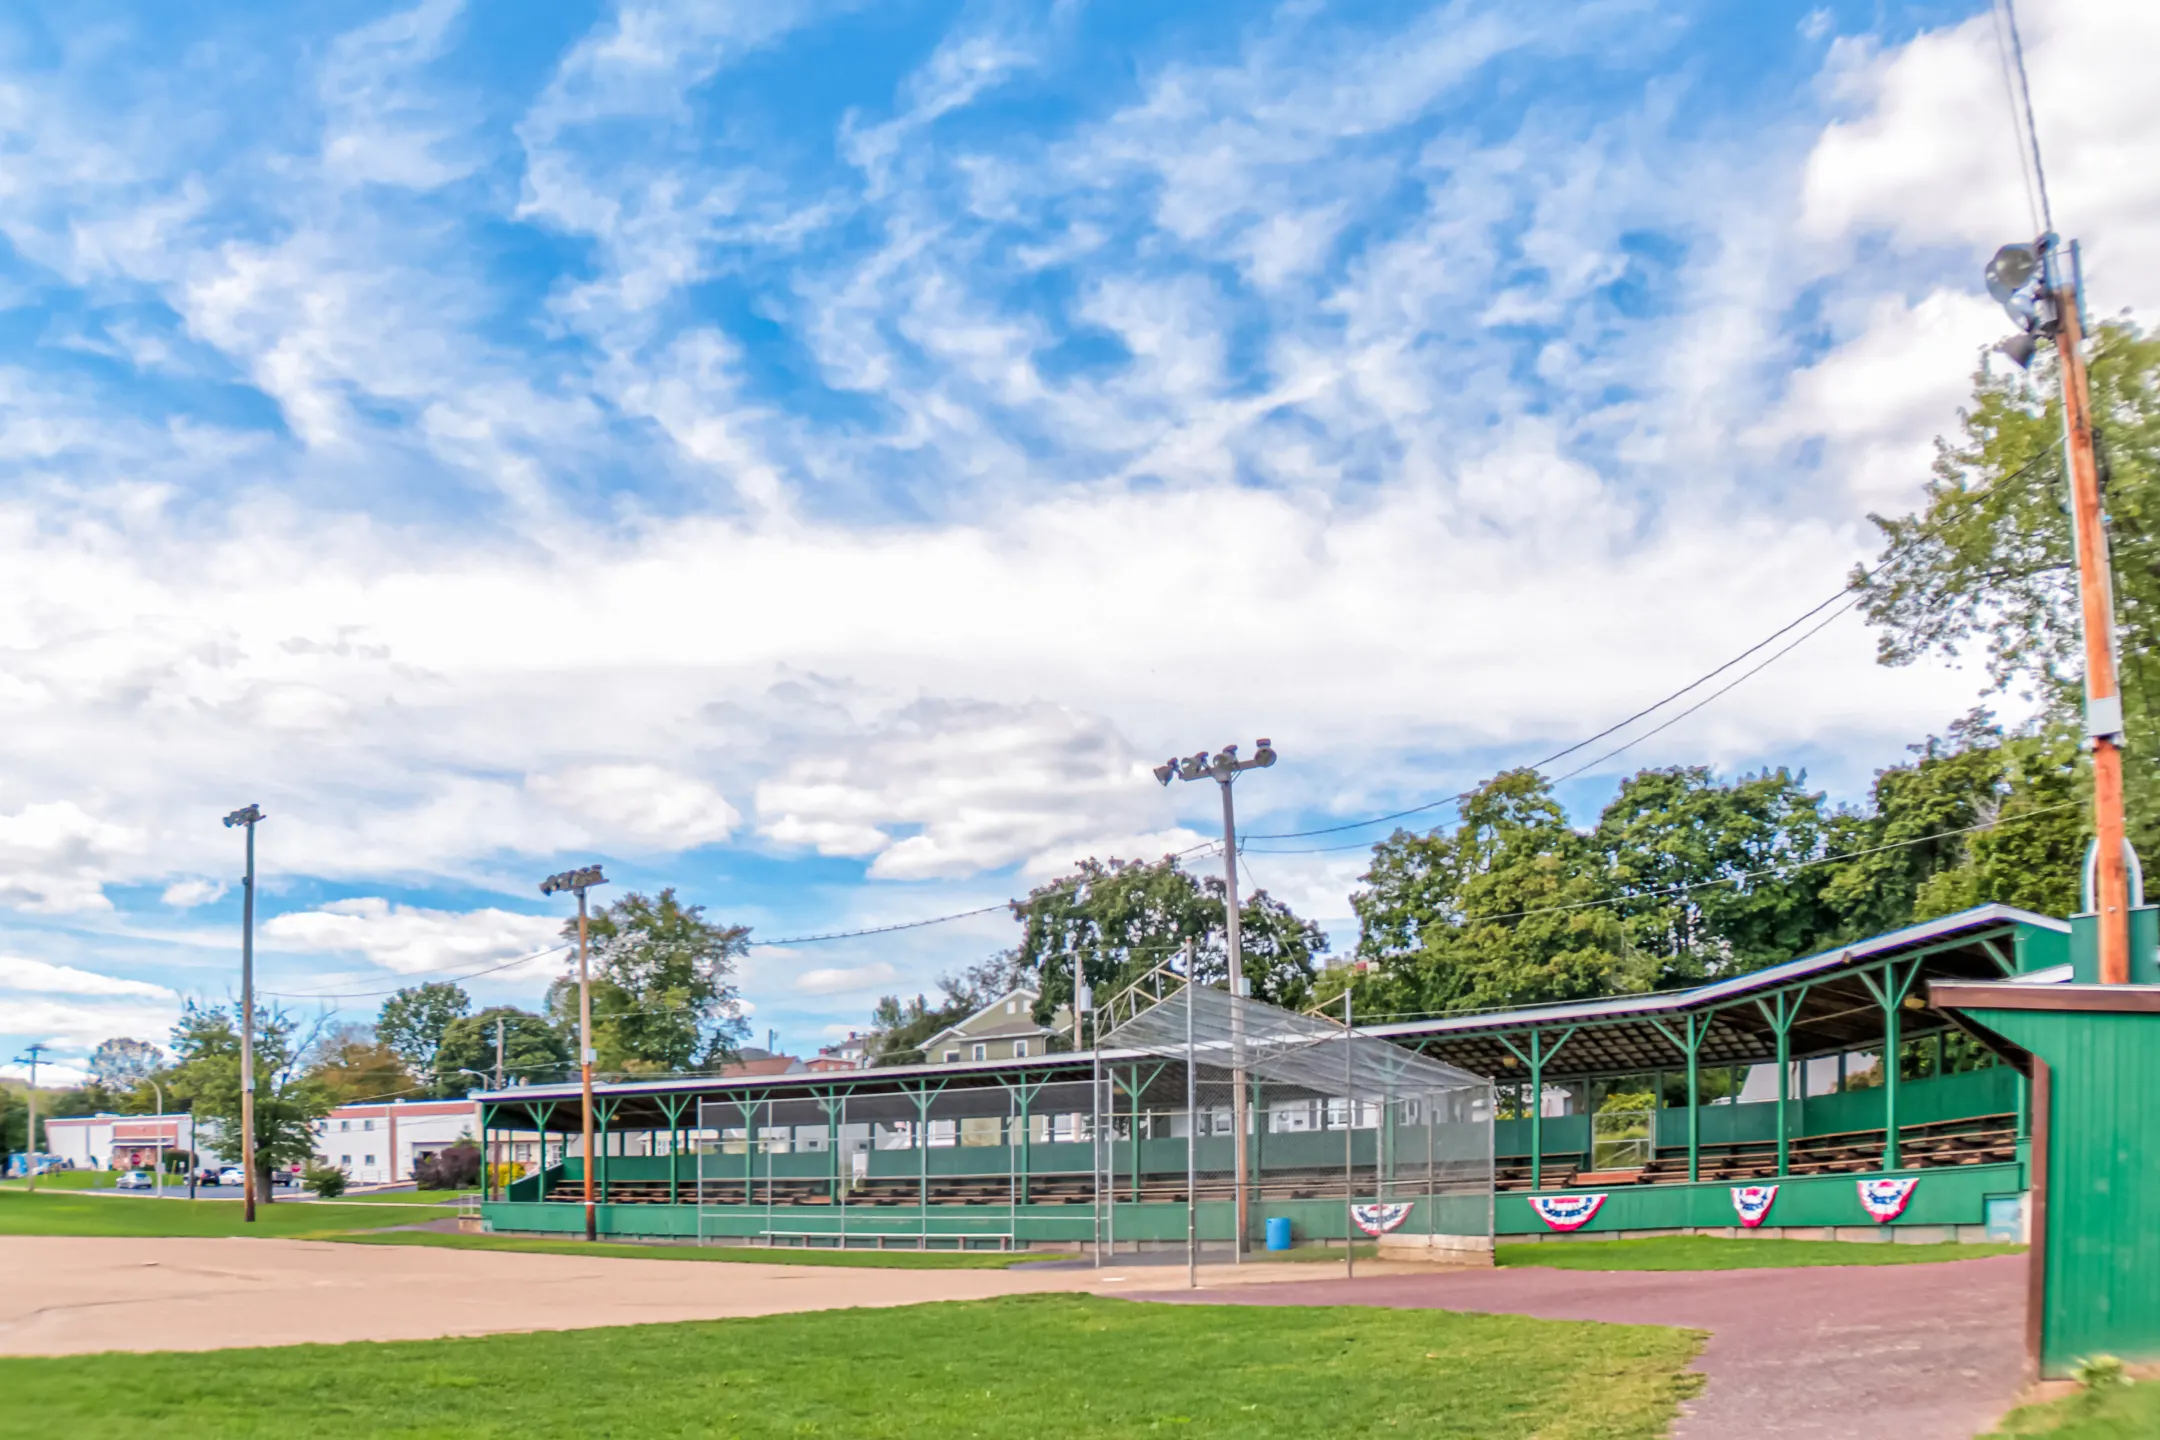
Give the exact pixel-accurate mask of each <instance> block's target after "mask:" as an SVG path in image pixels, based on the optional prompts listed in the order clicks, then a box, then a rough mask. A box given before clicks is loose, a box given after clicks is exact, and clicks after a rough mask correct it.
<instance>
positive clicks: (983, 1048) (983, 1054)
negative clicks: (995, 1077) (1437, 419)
mask: <svg viewBox="0 0 2160 1440" xmlns="http://www.w3.org/2000/svg"><path fill="white" fill-rule="evenodd" d="M974 1058H975V1059H977V1060H987V1059H989V1058H990V1047H989V1046H987V1045H977V1046H976V1047H975V1053H974Z"/></svg>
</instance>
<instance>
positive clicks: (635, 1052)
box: [547, 889, 750, 1075]
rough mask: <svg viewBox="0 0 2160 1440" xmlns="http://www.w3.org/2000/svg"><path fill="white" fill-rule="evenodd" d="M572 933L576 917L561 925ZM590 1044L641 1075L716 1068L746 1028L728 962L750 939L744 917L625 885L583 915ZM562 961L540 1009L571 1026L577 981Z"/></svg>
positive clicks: (613, 1065) (619, 1069)
mask: <svg viewBox="0 0 2160 1440" xmlns="http://www.w3.org/2000/svg"><path fill="white" fill-rule="evenodd" d="M563 933H564V935H565V936H567V937H569V938H572V939H575V938H576V936H577V922H576V921H574V920H573V921H570V922H568V923H567V924H566V925H565V926H564V927H563ZM590 936H591V947H592V955H591V965H592V970H593V981H592V991H593V1048H594V1049H595V1050H597V1051H598V1052H599V1060H598V1061H597V1064H598V1066H599V1068H600V1069H603V1070H606V1071H609V1072H611V1073H620V1074H631V1075H645V1074H658V1073H667V1072H676V1071H684V1070H698V1069H705V1070H712V1069H718V1068H719V1067H720V1066H721V1065H723V1064H725V1063H727V1062H728V1061H729V1060H731V1059H733V1058H734V1056H735V1051H736V1046H737V1045H738V1043H739V1042H740V1041H741V1040H742V1037H743V1036H744V1035H745V1034H747V1033H748V1031H749V1027H748V1025H747V1024H746V1023H745V1022H744V1020H743V1017H742V1000H741V995H740V993H739V992H738V991H737V989H736V986H735V965H736V962H737V960H739V959H740V958H741V956H742V955H743V953H744V952H745V951H747V950H748V949H749V948H750V930H749V927H748V926H745V925H722V924H718V923H716V922H714V921H710V920H707V919H706V918H705V909H704V907H703V906H701V905H685V904H683V903H682V902H681V900H679V899H678V898H677V897H676V894H675V891H674V890H673V889H666V890H662V891H661V892H660V893H659V894H658V895H654V896H646V895H641V894H638V893H636V892H635V891H633V892H632V893H630V894H628V895H625V896H623V898H622V899H620V900H618V901H616V902H615V903H614V904H613V905H610V906H608V907H607V908H606V909H604V910H602V911H600V912H599V913H598V914H597V915H594V916H593V917H592V921H591V925H590ZM571 963H572V967H573V968H572V970H571V972H570V973H569V974H568V975H565V976H564V977H563V978H562V979H560V980H557V981H556V982H555V983H554V984H553V985H552V986H550V987H549V988H548V998H547V1008H548V1014H549V1015H550V1016H551V1017H553V1019H554V1020H555V1022H556V1024H557V1025H558V1026H560V1027H562V1028H563V1029H564V1030H565V1032H566V1033H569V1034H573V1035H574V1034H575V1033H576V1025H577V1018H578V989H577V974H576V970H575V964H576V962H575V960H573V961H572V962H571Z"/></svg>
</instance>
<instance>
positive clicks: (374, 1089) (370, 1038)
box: [305, 1023, 417, 1105]
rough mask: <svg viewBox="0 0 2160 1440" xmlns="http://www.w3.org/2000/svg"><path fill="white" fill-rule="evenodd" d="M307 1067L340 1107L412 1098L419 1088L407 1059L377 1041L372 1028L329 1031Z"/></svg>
mask: <svg viewBox="0 0 2160 1440" xmlns="http://www.w3.org/2000/svg"><path fill="white" fill-rule="evenodd" d="M305 1063H306V1065H307V1067H308V1074H309V1075H310V1076H311V1077H312V1078H313V1079H314V1081H315V1083H316V1084H318V1085H320V1086H321V1087H322V1089H323V1092H324V1093H325V1094H326V1095H327V1096H328V1097H329V1099H330V1101H331V1103H333V1104H336V1105H350V1104H353V1103H355V1102H357V1101H362V1100H381V1099H386V1098H389V1097H392V1096H399V1095H409V1094H411V1093H412V1092H413V1090H414V1089H416V1088H417V1082H416V1080H415V1078H414V1076H413V1073H412V1071H411V1070H409V1069H408V1068H406V1062H405V1057H404V1056H402V1055H400V1054H398V1052H397V1051H396V1050H394V1049H392V1048H391V1047H390V1046H389V1045H387V1044H385V1043H383V1042H382V1041H381V1040H379V1039H377V1038H376V1035H375V1031H374V1027H372V1026H368V1025H355V1024H350V1023H348V1024H342V1025H332V1026H330V1027H328V1028H327V1029H325V1031H324V1032H323V1034H322V1035H321V1036H320V1037H318V1038H317V1040H316V1042H315V1044H314V1045H313V1046H312V1047H311V1048H310V1049H309V1051H308V1053H307V1055H306V1056H305Z"/></svg>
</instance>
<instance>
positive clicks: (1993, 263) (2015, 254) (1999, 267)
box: [1987, 244, 2041, 309]
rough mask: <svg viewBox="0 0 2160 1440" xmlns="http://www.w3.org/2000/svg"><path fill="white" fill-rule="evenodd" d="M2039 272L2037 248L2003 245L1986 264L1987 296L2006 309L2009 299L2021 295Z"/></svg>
mask: <svg viewBox="0 0 2160 1440" xmlns="http://www.w3.org/2000/svg"><path fill="white" fill-rule="evenodd" d="M2040 270H2041V265H2040V247H2039V246H2037V245H2024V244H2012V245H2005V246H2003V247H2002V248H2001V249H2000V250H1997V251H1996V252H1995V258H1994V259H1992V260H1990V261H1988V263H1987V288H1988V294H1990V295H1992V296H1994V297H1995V303H1996V304H1998V305H2001V306H2003V307H2004V308H2006V309H2007V308H2008V307H2009V305H2010V301H2011V297H2013V296H2016V295H2019V294H2021V293H2023V292H2024V290H2025V288H2026V287H2027V286H2029V285H2031V284H2032V282H2033V279H2034V277H2036V276H2038V275H2039V274H2040Z"/></svg>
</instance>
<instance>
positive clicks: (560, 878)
mask: <svg viewBox="0 0 2160 1440" xmlns="http://www.w3.org/2000/svg"><path fill="white" fill-rule="evenodd" d="M607 883H608V879H607V876H605V875H603V874H601V873H600V867H599V866H598V865H587V866H586V867H585V868H583V869H582V870H565V871H563V872H562V873H561V874H559V875H550V876H548V877H547V879H545V880H543V881H541V882H540V893H541V894H543V895H553V894H556V893H557V892H558V891H563V890H568V891H571V892H572V893H574V894H577V895H580V896H582V895H583V894H584V893H585V892H586V891H587V890H589V889H591V888H592V887H593V886H595V885H605V884H607Z"/></svg>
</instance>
